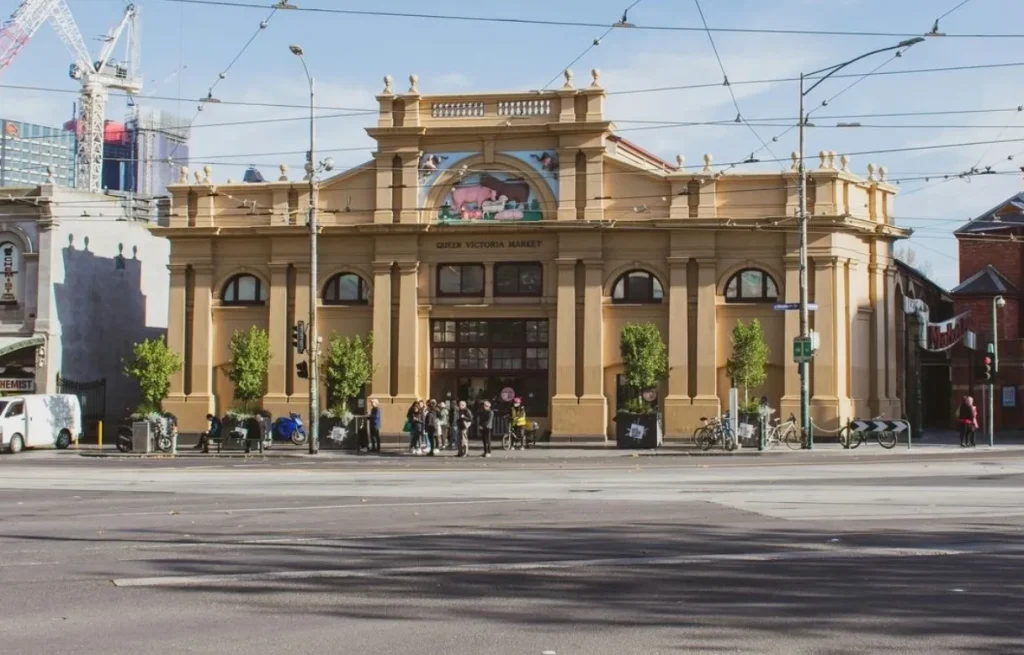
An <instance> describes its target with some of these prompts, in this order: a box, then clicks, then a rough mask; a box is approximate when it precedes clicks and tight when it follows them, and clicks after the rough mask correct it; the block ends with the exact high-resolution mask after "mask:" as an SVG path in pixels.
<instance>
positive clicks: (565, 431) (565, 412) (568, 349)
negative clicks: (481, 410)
mask: <svg viewBox="0 0 1024 655" xmlns="http://www.w3.org/2000/svg"><path fill="white" fill-rule="evenodd" d="M555 267H556V269H557V271H558V273H557V283H558V290H557V293H556V298H557V307H556V309H555V317H556V318H555V395H554V397H552V399H551V435H552V439H566V440H568V439H571V438H572V437H573V436H579V435H580V432H579V425H578V418H579V416H578V410H579V399H578V398H577V397H576V260H575V259H574V258H569V257H561V258H558V259H556V260H555Z"/></svg>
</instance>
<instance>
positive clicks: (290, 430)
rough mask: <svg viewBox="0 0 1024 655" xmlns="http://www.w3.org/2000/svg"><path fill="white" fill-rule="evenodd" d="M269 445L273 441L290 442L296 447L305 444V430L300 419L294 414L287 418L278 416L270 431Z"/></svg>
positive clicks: (289, 414) (290, 413)
mask: <svg viewBox="0 0 1024 655" xmlns="http://www.w3.org/2000/svg"><path fill="white" fill-rule="evenodd" d="M270 434H271V439H270V441H271V443H272V442H274V441H291V442H292V443H293V444H295V445H296V446H301V445H303V444H305V443H306V439H307V435H306V428H305V427H304V426H303V425H302V417H301V416H300V415H298V414H296V413H295V412H289V413H288V416H279V417H278V418H277V420H276V421H274V424H273V426H272V427H271V429H270ZM268 445H269V444H268Z"/></svg>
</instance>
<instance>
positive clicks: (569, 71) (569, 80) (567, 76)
mask: <svg viewBox="0 0 1024 655" xmlns="http://www.w3.org/2000/svg"><path fill="white" fill-rule="evenodd" d="M562 75H564V76H565V84H563V85H562V88H563V89H571V88H573V86H572V69H570V68H566V69H565V72H563V73H562Z"/></svg>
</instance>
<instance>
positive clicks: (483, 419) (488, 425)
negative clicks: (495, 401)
mask: <svg viewBox="0 0 1024 655" xmlns="http://www.w3.org/2000/svg"><path fill="white" fill-rule="evenodd" d="M476 426H477V430H479V432H480V439H481V440H482V441H483V442H484V454H483V456H484V457H490V456H491V433H492V431H493V430H494V410H493V409H491V403H490V401H488V400H485V401H484V404H483V408H482V409H481V410H480V413H479V415H478V416H477V419H476Z"/></svg>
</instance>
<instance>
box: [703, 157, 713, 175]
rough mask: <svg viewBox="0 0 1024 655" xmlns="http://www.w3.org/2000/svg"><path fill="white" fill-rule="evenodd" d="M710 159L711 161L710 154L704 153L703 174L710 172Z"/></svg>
mask: <svg viewBox="0 0 1024 655" xmlns="http://www.w3.org/2000/svg"><path fill="white" fill-rule="evenodd" d="M712 159H713V157H712V156H711V153H710V152H706V153H704V172H705V173H710V172H711V160H712Z"/></svg>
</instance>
